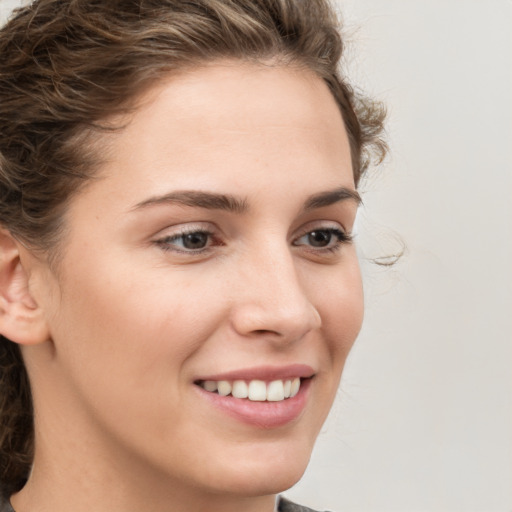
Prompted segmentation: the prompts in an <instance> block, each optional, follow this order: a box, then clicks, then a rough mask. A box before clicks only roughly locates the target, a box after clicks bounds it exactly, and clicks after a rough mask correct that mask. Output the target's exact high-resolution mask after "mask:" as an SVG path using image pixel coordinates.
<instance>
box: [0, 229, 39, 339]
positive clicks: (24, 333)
mask: <svg viewBox="0 0 512 512" xmlns="http://www.w3.org/2000/svg"><path fill="white" fill-rule="evenodd" d="M0 334H1V335H3V336H5V337H6V338H7V339H9V340H11V341H13V342H15V343H19V344H20V345H35V344H37V343H42V342H44V341H46V340H47V339H48V338H49V331H48V326H47V323H46V319H45V317H44V314H43V311H42V309H41V308H40V307H39V305H38V304H37V302H36V301H35V300H34V298H33V297H32V295H31V293H30V289H29V276H28V274H27V271H26V269H24V268H23V265H22V264H21V259H20V252H19V247H18V242H17V241H16V240H15V239H14V238H13V237H12V235H11V234H10V233H9V231H7V230H5V229H0Z"/></svg>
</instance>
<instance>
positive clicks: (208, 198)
mask: <svg viewBox="0 0 512 512" xmlns="http://www.w3.org/2000/svg"><path fill="white" fill-rule="evenodd" d="M167 203H171V204H172V203H175V204H181V205H183V206H192V207H195V208H206V209H208V210H226V211H228V212H233V213H245V212H246V211H247V210H248V209H249V208H248V204H247V200H246V199H243V198H238V197H235V196H233V195H230V194H215V193H211V192H201V191H198V190H184V191H177V192H171V193H170V194H165V195H163V196H156V197H150V198H149V199H146V200H145V201H142V202H140V203H138V204H137V205H135V207H134V208H133V209H134V210H139V209H141V208H147V207H148V206H154V205H159V204H167Z"/></svg>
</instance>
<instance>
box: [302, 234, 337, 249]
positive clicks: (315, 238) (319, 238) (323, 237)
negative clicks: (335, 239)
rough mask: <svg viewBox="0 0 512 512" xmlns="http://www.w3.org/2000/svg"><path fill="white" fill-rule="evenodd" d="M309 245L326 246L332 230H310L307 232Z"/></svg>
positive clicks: (329, 241)
mask: <svg viewBox="0 0 512 512" xmlns="http://www.w3.org/2000/svg"><path fill="white" fill-rule="evenodd" d="M307 238H308V242H309V245H311V246H312V247H326V246H328V245H329V244H330V243H331V239H332V232H331V231H326V230H319V231H311V233H308V234H307Z"/></svg>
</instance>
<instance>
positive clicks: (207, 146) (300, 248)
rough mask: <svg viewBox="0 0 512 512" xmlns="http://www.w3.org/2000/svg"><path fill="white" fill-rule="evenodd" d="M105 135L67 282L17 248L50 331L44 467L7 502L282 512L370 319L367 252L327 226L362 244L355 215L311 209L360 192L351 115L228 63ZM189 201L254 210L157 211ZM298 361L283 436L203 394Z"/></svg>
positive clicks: (317, 82)
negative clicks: (317, 200)
mask: <svg viewBox="0 0 512 512" xmlns="http://www.w3.org/2000/svg"><path fill="white" fill-rule="evenodd" d="M109 137H110V139H109V140H108V146H109V151H108V153H107V154H108V158H107V159H106V162H105V164H104V165H103V167H102V169H101V170H100V172H99V178H100V179H98V180H95V181H93V182H91V183H90V184H89V185H88V187H86V188H85V189H84V190H82V191H81V192H80V193H79V194H78V195H77V196H76V197H74V198H73V200H72V201H71V204H70V207H69V209H68V211H67V213H66V217H65V222H66V226H67V229H66V235H65V238H64V240H63V243H62V244H61V245H62V249H61V251H62V254H61V257H60V259H59V264H58V268H57V270H55V269H51V268H50V267H49V266H48V264H47V263H45V262H44V261H43V260H40V259H37V258H36V257H35V256H33V255H32V254H31V253H30V252H29V251H27V250H26V249H23V248H22V247H20V248H19V250H20V257H21V271H22V272H23V273H24V275H25V276H26V280H27V290H28V291H27V293H28V294H29V295H30V298H31V300H32V301H33V304H32V306H31V307H33V308H34V309H37V310H39V311H41V312H42V318H43V320H41V321H42V322H44V325H45V327H46V329H47V335H46V336H40V338H41V339H37V340H31V342H30V343H26V344H25V345H24V346H23V353H24V357H25V360H26V364H27V368H28V371H29V375H30V378H31V382H32V386H33V394H34V403H35V414H36V454H35V462H34V470H33V473H32V475H31V478H30V480H29V482H28V484H27V485H26V486H25V488H24V489H23V490H22V491H21V492H20V493H19V494H18V495H16V496H14V497H13V498H12V502H13V505H14V507H15V508H16V510H17V511H18V512H24V511H28V510H37V511H40V512H44V511H47V510H48V511H49V510H52V512H57V511H61V510H62V511H64V510H70V506H71V508H72V509H73V510H74V511H75V512H80V511H82V510H83V511H85V510H95V511H103V510H104V511H107V510H109V511H111V510H116V511H125V512H131V511H136V510H152V511H157V512H158V511H169V510H172V511H183V512H185V511H192V510H194V511H199V510H208V511H209V512H215V511H221V510H222V511H223V512H226V511H231V510H233V511H234V510H237V511H239V510H246V511H255V512H256V511H258V512H271V511H272V510H273V503H274V496H275V494H276V493H278V492H280V491H282V490H284V489H287V488H288V487H290V486H291V485H293V484H294V483H295V482H296V481H297V480H298V479H299V478H300V477H301V475H302V473H303V472H304V470H305V468H306V465H307V463H308V460H309V457H310V454H311V450H312V447H313V444H314V441H315V439H316V437H317V435H318V432H319V430H320V428H321V425H322V423H323V422H324V420H325V418H326V416H327V414H328V412H329V409H330V407H331V404H332V401H333V399H334V397H335V394H336V390H337V387H338V384H339V379H340V376H341V372H342V369H343V365H344V363H345V360H346V357H347V355H348V353H349V350H350V348H351V347H352V345H353V343H354V341H355V339H356V336H357V334H358V332H359V329H360V326H361V321H362V316H363V299H362V289H361V279H360V274H359V267H358V261H357V257H356V251H355V247H354V245H353V244H352V243H350V242H347V243H339V244H338V243H337V242H338V240H337V238H336V237H335V236H334V235H333V234H332V232H331V231H329V230H333V229H336V230H341V231H343V232H347V233H349V232H350V230H351V229H352V225H353V222H354V218H355V214H356V211H357V202H356V201H354V200H352V199H342V200H339V201H336V202H335V203H334V204H330V205H327V206H322V207H312V208H309V209H307V210H304V205H305V203H307V201H308V199H309V198H310V197H311V195H314V194H319V193H323V192H326V191H332V190H338V189H339V188H340V187H344V188H345V189H348V190H352V191H353V190H354V189H355V187H354V181H353V176H352V169H351V163H350V150H349V145H348V140H347V135H346V132H345V128H344V125H343V121H342V118H341V115H340V113H339V110H338V108H337V106H336V104H335V101H334V99H333V98H332V96H331V94H330V93H329V91H328V89H327V87H326V85H325V84H324V82H323V81H322V80H321V79H319V78H317V77H316V76H314V75H313V74H312V73H310V72H309V71H306V70H300V69H294V68H289V67H280V66H263V65H261V66H259V65H255V64H243V63H233V62H221V63H216V64H211V65H209V66H206V67H202V68H196V69H194V70H191V71H188V72H186V73H182V74H180V75H175V76H173V77H170V78H169V79H168V80H166V81H165V82H164V83H161V84H159V85H158V86H157V87H154V88H153V89H151V90H150V91H148V92H147V93H146V94H145V96H144V97H143V98H142V102H141V106H140V107H139V108H138V110H137V112H136V113H135V115H133V117H132V118H131V120H130V122H129V124H128V125H127V127H126V128H125V129H123V130H122V131H121V132H119V133H118V134H115V135H109ZM177 191H201V192H207V193H216V194H229V195H231V196H235V197H236V199H237V201H238V202H239V203H240V204H241V205H243V206H244V208H245V210H244V211H240V210H242V208H239V209H235V210H233V211H232V210H229V211H228V210H225V209H219V208H204V207H202V206H197V205H196V206H194V205H193V204H189V205H184V204H180V203H176V202H172V201H165V200H157V201H156V202H155V201H154V199H155V198H157V197H161V196H165V195H167V194H170V193H175V192H177ZM148 201H149V202H150V204H145V205H144V206H141V204H142V203H147V202H148ZM203 206H204V205H203ZM239 206H240V205H239ZM184 229H185V230H189V231H190V230H191V231H205V230H207V231H211V232H212V233H213V235H212V237H211V238H208V240H209V242H208V245H207V247H206V248H205V250H203V251H201V252H194V251H187V249H185V248H184V247H183V240H182V239H180V238H179V235H180V233H182V232H183V230H184ZM314 230H317V231H318V230H320V231H321V230H323V231H322V232H323V233H324V234H326V233H327V235H326V236H327V238H329V237H330V239H331V241H330V242H329V244H328V246H327V247H316V246H313V245H312V244H311V243H310V237H308V236H307V233H310V232H311V231H314ZM295 363H301V364H307V365H310V366H311V367H312V368H313V369H314V372H315V376H314V378H313V379H312V380H311V385H310V389H309V397H308V400H307V403H306V407H305V409H304V411H303V412H302V414H301V415H300V417H299V418H297V419H296V420H294V421H292V422H291V423H289V424H287V425H285V426H281V427H279V428H270V429H262V428H258V427H256V426H254V425H248V424H244V423H242V422H240V421H238V420H236V419H234V418H232V417H229V416H228V415H226V414H225V413H224V412H222V411H219V410H217V409H216V408H214V407H212V406H211V404H209V403H208V402H207V401H206V400H204V399H203V398H202V397H201V395H200V394H199V393H198V392H197V386H196V385H195V384H194V380H195V379H197V378H198V376H201V375H210V374H216V373H222V372H227V371H231V370H237V369H241V368H251V367H254V366H261V365H265V366H268V365H270V366H283V365H289V364H295Z"/></svg>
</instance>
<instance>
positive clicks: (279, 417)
mask: <svg viewBox="0 0 512 512" xmlns="http://www.w3.org/2000/svg"><path fill="white" fill-rule="evenodd" d="M310 384H311V379H305V380H303V381H302V382H301V385H300V389H299V392H298V393H297V394H296V395H295V396H294V397H293V398H286V399H285V400H281V401H279V402H266V401H265V402H253V401H251V400H249V399H247V398H235V397H233V396H231V395H228V396H221V395H219V394H217V393H210V392H209V391H206V390H204V389H203V388H201V387H200V386H197V385H196V388H197V390H198V391H199V392H200V393H201V396H202V397H203V398H205V399H206V400H208V401H209V402H210V403H211V404H212V405H213V406H214V407H216V408H217V409H220V410H221V411H223V412H224V413H226V414H227V415H229V416H231V417H232V418H235V419H236V420H238V421H241V422H242V423H246V424H249V425H252V426H255V427H259V428H265V429H269V428H277V427H283V426H285V425H287V424H289V423H291V422H293V421H294V420H296V419H298V418H299V417H300V416H301V414H302V412H303V411H304V408H305V407H306V402H307V397H308V395H309V393H308V391H309V386H310Z"/></svg>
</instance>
